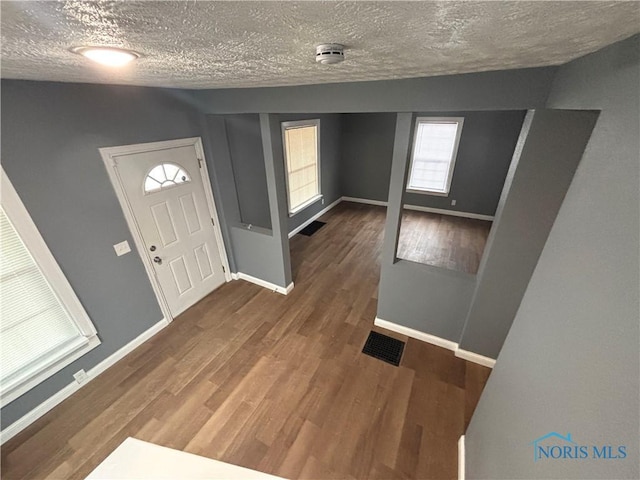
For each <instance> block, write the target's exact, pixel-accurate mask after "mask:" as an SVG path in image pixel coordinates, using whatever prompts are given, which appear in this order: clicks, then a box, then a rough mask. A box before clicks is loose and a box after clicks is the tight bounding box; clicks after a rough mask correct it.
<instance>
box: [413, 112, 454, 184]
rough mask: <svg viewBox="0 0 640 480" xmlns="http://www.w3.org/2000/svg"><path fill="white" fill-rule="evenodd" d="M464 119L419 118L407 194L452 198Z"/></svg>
mask: <svg viewBox="0 0 640 480" xmlns="http://www.w3.org/2000/svg"><path fill="white" fill-rule="evenodd" d="M463 123H464V118H461V117H446V118H442V117H438V118H436V117H418V118H417V119H416V129H415V133H414V139H413V151H412V153H411V164H410V167H409V180H408V182H407V191H409V192H414V193H427V194H431V195H445V196H446V195H448V194H449V189H450V188H451V179H452V178H453V169H454V166H455V163H456V155H457V153H458V144H459V143H460V135H461V133H462V124H463Z"/></svg>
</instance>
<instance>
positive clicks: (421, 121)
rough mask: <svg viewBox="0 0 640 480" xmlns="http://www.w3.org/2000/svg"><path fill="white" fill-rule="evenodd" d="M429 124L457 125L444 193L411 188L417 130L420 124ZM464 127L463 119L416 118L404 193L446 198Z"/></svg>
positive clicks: (449, 190)
mask: <svg viewBox="0 0 640 480" xmlns="http://www.w3.org/2000/svg"><path fill="white" fill-rule="evenodd" d="M429 123H455V124H457V125H458V127H457V129H456V138H455V142H454V145H453V151H452V154H451V160H450V161H449V170H448V171H447V181H446V188H445V190H444V191H442V192H441V191H439V190H427V189H423V188H415V187H411V186H410V185H409V183H410V182H411V173H412V172H413V162H414V157H415V152H416V147H417V143H418V130H419V128H420V125H421V124H429ZM463 125H464V117H417V118H416V122H415V127H414V131H413V146H412V147H411V157H410V159H409V170H408V174H407V186H406V191H407V192H409V193H417V194H420V195H435V196H439V197H448V196H449V193H450V192H451V182H452V180H453V171H454V169H455V166H456V160H457V159H458V147H459V146H460V138H461V137H462V127H463Z"/></svg>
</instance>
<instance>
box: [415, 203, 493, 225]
mask: <svg viewBox="0 0 640 480" xmlns="http://www.w3.org/2000/svg"><path fill="white" fill-rule="evenodd" d="M404 208H405V210H415V211H417V212H429V213H439V214H440V215H450V216H452V217H463V218H474V219H476V220H487V221H490V222H492V221H493V219H494V216H493V215H482V214H480V213H473V212H459V211H458V210H446V209H444V208H433V207H422V206H420V205H405V206H404Z"/></svg>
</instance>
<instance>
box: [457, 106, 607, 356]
mask: <svg viewBox="0 0 640 480" xmlns="http://www.w3.org/2000/svg"><path fill="white" fill-rule="evenodd" d="M597 116H598V114H597V113H596V112H578V111H560V110H555V111H552V110H536V111H531V112H529V113H528V114H527V120H526V121H525V127H524V128H523V131H522V136H521V140H520V142H519V144H518V148H517V151H516V154H515V155H514V160H513V165H512V168H511V169H510V171H509V179H508V180H507V183H506V185H505V189H504V192H503V194H502V198H501V199H500V206H499V207H498V212H497V214H496V218H495V221H494V223H493V226H492V228H491V233H490V235H489V238H488V240H487V245H486V247H485V254H484V256H483V257H482V261H481V263H480V268H479V269H478V275H477V286H476V290H475V292H474V295H473V301H472V303H471V307H470V309H469V313H468V315H467V319H466V323H465V328H464V331H463V332H462V337H461V339H460V342H459V343H460V348H462V349H463V350H468V351H471V352H475V353H478V354H480V355H485V356H487V357H490V358H496V357H497V356H498V352H500V348H501V347H502V344H503V343H504V339H505V337H506V336H507V333H508V331H509V328H510V327H511V323H512V322H513V319H514V317H515V315H516V312H517V310H518V306H519V305H520V301H521V300H522V296H523V295H524V291H525V290H526V288H527V284H528V283H529V279H530V278H531V274H532V273H533V270H534V268H535V266H536V263H537V262H538V258H539V256H540V253H541V252H542V248H543V247H544V244H545V241H546V240H547V236H548V235H549V231H550V230H551V226H552V225H553V221H554V220H555V218H556V215H557V213H558V210H559V209H560V205H561V204H562V201H563V199H564V197H565V194H566V192H567V189H568V188H569V185H570V183H571V180H572V178H573V174H574V173H575V170H576V168H577V166H578V164H579V162H580V159H581V158H582V154H583V152H584V148H585V146H586V144H587V142H588V140H589V137H590V135H591V131H592V130H593V125H594V124H595V121H596V118H597Z"/></svg>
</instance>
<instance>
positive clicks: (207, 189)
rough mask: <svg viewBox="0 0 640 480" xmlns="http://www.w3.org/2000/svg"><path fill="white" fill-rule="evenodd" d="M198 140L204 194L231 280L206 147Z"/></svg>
mask: <svg viewBox="0 0 640 480" xmlns="http://www.w3.org/2000/svg"><path fill="white" fill-rule="evenodd" d="M197 138H198V140H197V141H196V144H195V145H194V147H195V149H196V153H197V154H198V155H200V158H201V159H202V162H200V167H202V168H200V176H201V177H202V183H203V185H204V194H205V195H204V196H205V198H206V199H207V205H208V206H209V213H211V214H212V215H213V217H211V218H212V219H213V233H214V234H215V237H216V243H217V245H218V252H219V253H220V259H221V260H222V266H223V267H224V278H225V280H226V281H227V282H228V281H230V280H231V268H230V267H229V257H228V255H227V247H226V245H225V244H224V237H223V236H222V230H221V228H220V218H219V217H218V209H217V208H216V202H215V200H214V198H213V189H212V188H211V177H210V176H209V170H208V169H207V157H206V156H205V154H204V148H203V147H202V139H201V138H200V137H197Z"/></svg>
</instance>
